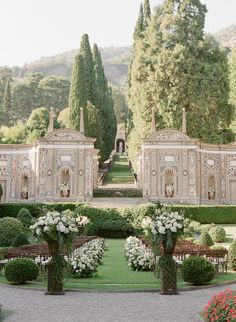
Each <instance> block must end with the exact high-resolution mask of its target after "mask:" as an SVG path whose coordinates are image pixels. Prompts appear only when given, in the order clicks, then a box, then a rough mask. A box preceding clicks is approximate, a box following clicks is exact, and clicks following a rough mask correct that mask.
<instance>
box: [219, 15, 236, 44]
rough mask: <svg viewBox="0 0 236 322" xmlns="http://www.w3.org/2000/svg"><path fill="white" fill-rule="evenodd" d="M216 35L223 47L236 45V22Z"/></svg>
mask: <svg viewBox="0 0 236 322" xmlns="http://www.w3.org/2000/svg"><path fill="white" fill-rule="evenodd" d="M235 20H236V19H235ZM214 37H215V38H216V40H217V41H219V43H220V44H221V46H222V47H228V48H233V47H234V46H235V45H236V24H235V25H231V26H229V27H227V28H225V29H222V30H220V31H218V32H216V33H215V34H214Z"/></svg>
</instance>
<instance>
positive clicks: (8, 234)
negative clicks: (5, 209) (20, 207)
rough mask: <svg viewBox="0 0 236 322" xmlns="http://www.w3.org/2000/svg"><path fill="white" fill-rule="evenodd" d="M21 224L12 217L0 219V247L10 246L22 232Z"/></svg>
mask: <svg viewBox="0 0 236 322" xmlns="http://www.w3.org/2000/svg"><path fill="white" fill-rule="evenodd" d="M23 229H24V228H23V225H22V223H21V222H20V221H19V220H18V219H16V218H12V217H4V218H1V219H0V247H3V246H11V244H12V242H13V240H14V239H15V238H16V236H17V235H19V234H20V233H22V232H23Z"/></svg>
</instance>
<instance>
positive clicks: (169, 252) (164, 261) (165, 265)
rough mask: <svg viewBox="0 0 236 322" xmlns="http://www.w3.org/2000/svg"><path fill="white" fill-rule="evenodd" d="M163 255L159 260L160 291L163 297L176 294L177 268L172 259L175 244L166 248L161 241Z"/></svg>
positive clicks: (164, 243)
mask: <svg viewBox="0 0 236 322" xmlns="http://www.w3.org/2000/svg"><path fill="white" fill-rule="evenodd" d="M162 245H163V255H162V256H161V257H160V258H159V267H160V277H161V290H160V293H161V294H163V295H174V294H177V268H176V262H175V261H174V259H173V253H174V249H175V243H173V245H172V247H168V246H167V244H166V242H164V241H163V243H162Z"/></svg>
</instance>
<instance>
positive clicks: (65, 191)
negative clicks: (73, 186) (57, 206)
mask: <svg viewBox="0 0 236 322" xmlns="http://www.w3.org/2000/svg"><path fill="white" fill-rule="evenodd" d="M58 189H59V191H60V193H61V196H62V197H68V196H69V193H70V185H69V183H68V182H63V183H60V184H59V186H58Z"/></svg>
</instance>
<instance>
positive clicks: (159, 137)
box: [149, 129, 190, 141]
mask: <svg viewBox="0 0 236 322" xmlns="http://www.w3.org/2000/svg"><path fill="white" fill-rule="evenodd" d="M149 140H152V141H154V140H155V141H189V140H190V138H189V136H188V135H187V134H185V133H182V132H180V131H176V130H168V129H166V130H161V131H158V132H154V133H152V134H151V136H150V138H149Z"/></svg>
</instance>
